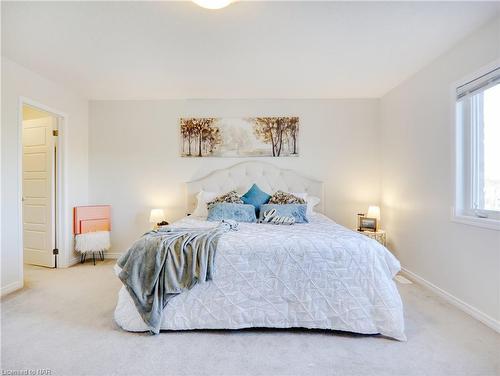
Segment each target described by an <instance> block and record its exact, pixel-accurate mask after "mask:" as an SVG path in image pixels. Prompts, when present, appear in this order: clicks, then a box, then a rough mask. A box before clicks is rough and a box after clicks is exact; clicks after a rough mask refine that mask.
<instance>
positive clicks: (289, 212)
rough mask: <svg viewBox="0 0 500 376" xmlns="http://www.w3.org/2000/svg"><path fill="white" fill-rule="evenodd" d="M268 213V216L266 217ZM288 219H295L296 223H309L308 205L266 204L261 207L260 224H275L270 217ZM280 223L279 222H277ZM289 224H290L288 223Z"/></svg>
mask: <svg viewBox="0 0 500 376" xmlns="http://www.w3.org/2000/svg"><path fill="white" fill-rule="evenodd" d="M266 213H267V216H266ZM271 216H272V217H287V218H293V219H294V223H307V222H309V221H308V219H307V205H306V204H284V205H275V204H265V205H262V206H261V207H260V216H259V222H261V223H274V222H271V221H270V217H271ZM275 221H278V220H275ZM287 224H289V223H287Z"/></svg>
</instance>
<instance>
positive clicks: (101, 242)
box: [75, 231, 111, 265]
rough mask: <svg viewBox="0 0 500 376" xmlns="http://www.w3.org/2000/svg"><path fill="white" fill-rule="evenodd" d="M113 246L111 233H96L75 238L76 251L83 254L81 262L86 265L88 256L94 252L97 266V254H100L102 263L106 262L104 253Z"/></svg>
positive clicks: (93, 256) (93, 255)
mask: <svg viewBox="0 0 500 376" xmlns="http://www.w3.org/2000/svg"><path fill="white" fill-rule="evenodd" d="M110 246H111V243H110V238H109V231H95V232H87V233H85V234H79V235H76V236H75V251H78V252H80V253H81V256H80V262H81V263H84V262H85V259H86V258H87V254H88V253H91V252H92V258H93V260H94V265H95V252H97V253H98V255H99V257H100V259H101V261H103V260H104V251H107V250H109V248H110Z"/></svg>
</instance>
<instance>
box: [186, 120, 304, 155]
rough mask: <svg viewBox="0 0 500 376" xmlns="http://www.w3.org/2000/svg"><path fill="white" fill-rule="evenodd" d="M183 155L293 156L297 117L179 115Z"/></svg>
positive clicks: (296, 144) (295, 142) (297, 134)
mask: <svg viewBox="0 0 500 376" xmlns="http://www.w3.org/2000/svg"><path fill="white" fill-rule="evenodd" d="M180 136H181V156H183V157H296V156H298V153H299V151H298V136H299V118H298V117H255V118H181V119H180Z"/></svg>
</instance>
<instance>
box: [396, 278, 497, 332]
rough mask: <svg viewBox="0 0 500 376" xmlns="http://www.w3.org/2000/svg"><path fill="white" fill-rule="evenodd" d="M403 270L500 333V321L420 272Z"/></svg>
mask: <svg viewBox="0 0 500 376" xmlns="http://www.w3.org/2000/svg"><path fill="white" fill-rule="evenodd" d="M401 270H402V271H403V274H406V276H407V277H408V279H410V280H412V281H413V282H415V283H418V284H420V285H422V286H424V287H426V288H427V289H429V290H431V291H433V292H434V293H436V294H437V295H439V296H440V297H442V298H443V299H445V300H446V301H447V302H448V303H450V304H452V305H454V306H455V307H457V308H459V309H460V310H462V311H464V312H465V313H467V314H469V315H470V316H472V317H474V318H475V319H476V320H479V321H481V322H482V323H483V324H484V325H486V326H488V327H490V328H491V329H493V330H494V331H496V332H497V333H500V321H498V320H495V319H494V318H493V317H491V316H489V315H487V314H486V313H484V312H481V311H480V310H478V309H477V308H474V307H473V306H471V305H470V304H467V303H465V302H464V301H463V300H460V299H459V298H457V297H456V296H454V295H452V294H450V293H449V292H446V291H444V290H443V289H441V288H439V287H437V286H436V285H435V284H433V283H431V282H429V281H428V280H426V279H425V278H422V277H421V276H419V275H418V274H415V273H413V272H412V271H410V270H408V269H406V268H401Z"/></svg>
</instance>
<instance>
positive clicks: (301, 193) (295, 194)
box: [290, 192, 307, 202]
mask: <svg viewBox="0 0 500 376" xmlns="http://www.w3.org/2000/svg"><path fill="white" fill-rule="evenodd" d="M290 194H291V195H294V196H297V197H298V198H301V199H302V200H304V201H306V202H307V192H290Z"/></svg>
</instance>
